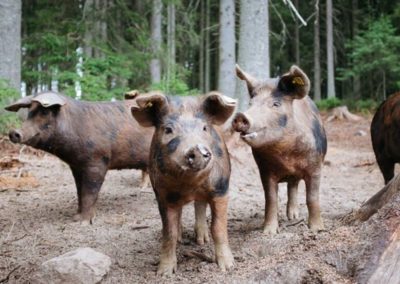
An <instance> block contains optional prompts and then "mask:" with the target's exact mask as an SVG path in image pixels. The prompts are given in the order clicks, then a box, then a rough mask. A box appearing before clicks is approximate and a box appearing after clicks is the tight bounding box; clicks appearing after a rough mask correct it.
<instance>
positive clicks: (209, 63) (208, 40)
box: [204, 0, 211, 92]
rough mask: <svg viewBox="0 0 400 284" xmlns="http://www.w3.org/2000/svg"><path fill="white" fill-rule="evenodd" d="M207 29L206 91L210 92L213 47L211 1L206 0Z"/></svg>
mask: <svg viewBox="0 0 400 284" xmlns="http://www.w3.org/2000/svg"><path fill="white" fill-rule="evenodd" d="M205 16H206V28H205V47H204V49H205V50H204V51H205V67H204V91H205V92H209V91H210V71H211V70H210V66H211V51H210V49H211V45H210V0H206V15H205Z"/></svg>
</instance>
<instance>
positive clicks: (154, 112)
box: [131, 92, 168, 127]
mask: <svg viewBox="0 0 400 284" xmlns="http://www.w3.org/2000/svg"><path fill="white" fill-rule="evenodd" d="M134 102H135V104H134V105H133V106H132V107H131V112H132V115H133V117H134V118H135V119H136V120H137V121H138V122H139V124H140V125H141V126H144V127H150V126H155V125H157V123H158V121H159V120H160V118H161V117H162V116H163V115H165V114H166V113H167V111H168V101H167V97H166V96H165V95H164V94H162V93H160V92H152V93H147V94H143V95H138V96H136V98H134Z"/></svg>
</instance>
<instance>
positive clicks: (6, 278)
mask: <svg viewBox="0 0 400 284" xmlns="http://www.w3.org/2000/svg"><path fill="white" fill-rule="evenodd" d="M20 267H21V265H17V266H16V267H14V268H13V269H11V271H10V272H8V274H7V276H6V277H4V278H3V279H0V283H6V282H8V281H9V280H10V276H11V274H13V273H14V272H15V271H16V270H17V269H18V268H20Z"/></svg>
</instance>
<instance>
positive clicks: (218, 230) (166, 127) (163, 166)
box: [132, 92, 236, 275]
mask: <svg viewBox="0 0 400 284" xmlns="http://www.w3.org/2000/svg"><path fill="white" fill-rule="evenodd" d="M135 101H136V103H137V105H136V106H134V107H132V115H133V116H134V117H135V118H136V119H137V121H138V122H139V123H140V124H142V125H143V126H155V128H156V130H155V133H154V136H153V140H152V143H151V149H150V161H149V164H150V165H149V174H150V180H151V183H152V185H153V189H154V192H155V194H156V197H157V201H158V207H159V211H160V215H161V219H162V225H163V238H162V246H161V256H160V264H159V266H158V271H157V273H158V274H159V275H169V274H172V273H174V272H175V271H176V268H177V260H176V244H177V241H178V240H179V239H180V238H181V226H180V219H181V214H182V207H183V205H185V204H186V203H188V202H190V201H192V200H195V215H196V221H195V232H196V236H197V242H198V243H199V244H203V243H204V242H207V241H208V238H209V237H208V228H207V221H206V208H207V204H209V205H210V207H211V213H212V222H211V234H212V237H213V240H214V244H215V256H216V261H217V263H218V265H219V267H220V268H221V269H222V270H226V269H229V268H231V267H232V266H233V265H234V260H233V256H232V253H231V250H230V248H229V244H228V235H227V206H228V194H227V193H228V188H229V178H230V173H231V168H230V160H229V154H228V151H227V149H226V146H225V142H224V140H223V138H222V136H221V134H220V133H219V130H218V129H217V127H216V125H221V124H223V123H224V122H225V121H226V120H227V119H228V118H229V117H230V116H231V115H232V113H233V112H234V109H235V105H236V101H235V100H232V99H230V98H227V97H225V96H222V95H221V94H219V93H217V92H211V93H208V94H206V95H203V96H198V97H170V96H165V95H163V94H162V93H158V92H155V93H153V94H151V95H143V96H142V95H138V96H137V97H136V99H135Z"/></svg>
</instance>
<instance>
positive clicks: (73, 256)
mask: <svg viewBox="0 0 400 284" xmlns="http://www.w3.org/2000/svg"><path fill="white" fill-rule="evenodd" d="M110 266H111V258H110V257H109V256H107V255H105V254H102V253H100V252H97V251H95V250H93V249H91V248H78V249H76V250H74V251H70V252H68V253H66V254H63V255H61V256H58V257H55V258H52V259H50V260H48V261H46V262H44V263H42V265H41V267H40V270H39V272H38V274H37V275H36V276H37V277H36V280H37V282H38V283H54V284H56V283H57V284H61V283H74V284H75V283H76V284H80V283H82V284H83V283H85V284H91V283H98V282H100V281H101V280H102V279H103V277H104V276H105V275H106V274H107V273H108V271H109V270H110Z"/></svg>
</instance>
